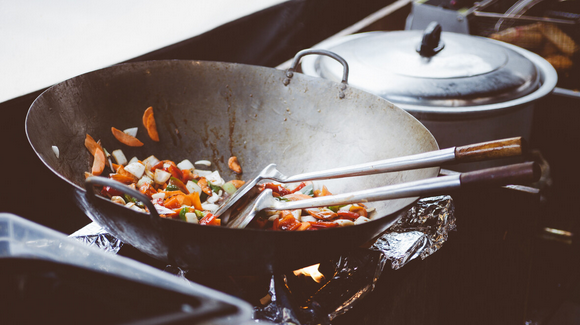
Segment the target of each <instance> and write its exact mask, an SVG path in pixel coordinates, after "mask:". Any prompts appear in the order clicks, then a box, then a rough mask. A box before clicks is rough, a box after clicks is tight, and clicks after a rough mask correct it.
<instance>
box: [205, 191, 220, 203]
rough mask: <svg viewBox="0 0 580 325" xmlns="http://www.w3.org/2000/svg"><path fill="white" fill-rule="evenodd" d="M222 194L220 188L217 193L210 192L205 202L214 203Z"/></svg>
mask: <svg viewBox="0 0 580 325" xmlns="http://www.w3.org/2000/svg"><path fill="white" fill-rule="evenodd" d="M222 194H223V191H221V190H220V191H219V193H215V192H212V195H211V196H210V197H208V198H207V200H206V201H207V203H216V202H217V200H219V199H220V197H221V196H222Z"/></svg>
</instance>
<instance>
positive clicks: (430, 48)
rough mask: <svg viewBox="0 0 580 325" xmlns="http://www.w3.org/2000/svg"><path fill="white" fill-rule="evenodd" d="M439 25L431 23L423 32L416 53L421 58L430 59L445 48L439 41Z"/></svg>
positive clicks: (434, 22) (440, 29)
mask: <svg viewBox="0 0 580 325" xmlns="http://www.w3.org/2000/svg"><path fill="white" fill-rule="evenodd" d="M441 31H442V28H441V25H439V23H438V22H436V21H432V22H431V23H430V24H429V25H428V26H427V28H425V30H424V31H423V39H422V40H421V43H420V44H419V45H418V46H417V52H419V54H421V56H423V57H431V56H434V55H435V54H437V53H439V52H441V50H443V48H444V47H445V43H443V41H442V40H441Z"/></svg>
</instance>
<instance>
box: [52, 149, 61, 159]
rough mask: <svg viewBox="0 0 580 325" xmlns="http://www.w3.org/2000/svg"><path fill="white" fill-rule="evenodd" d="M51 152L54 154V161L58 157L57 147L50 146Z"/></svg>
mask: <svg viewBox="0 0 580 325" xmlns="http://www.w3.org/2000/svg"><path fill="white" fill-rule="evenodd" d="M52 152H54V155H55V156H56V159H58V156H59V155H60V152H59V150H58V147H57V146H52Z"/></svg>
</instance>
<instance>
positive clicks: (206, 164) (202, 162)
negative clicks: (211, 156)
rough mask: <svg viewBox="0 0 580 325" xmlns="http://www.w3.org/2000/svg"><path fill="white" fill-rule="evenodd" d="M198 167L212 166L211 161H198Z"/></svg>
mask: <svg viewBox="0 0 580 325" xmlns="http://www.w3.org/2000/svg"><path fill="white" fill-rule="evenodd" d="M195 164H196V165H204V166H208V167H209V166H211V161H209V160H198V161H196V162H195Z"/></svg>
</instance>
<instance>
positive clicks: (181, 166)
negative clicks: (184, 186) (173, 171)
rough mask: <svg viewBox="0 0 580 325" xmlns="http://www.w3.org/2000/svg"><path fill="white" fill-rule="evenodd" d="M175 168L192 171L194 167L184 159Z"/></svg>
mask: <svg viewBox="0 0 580 325" xmlns="http://www.w3.org/2000/svg"><path fill="white" fill-rule="evenodd" d="M177 168H179V169H181V170H184V169H189V170H192V171H193V170H194V169H195V167H193V164H192V163H191V161H189V160H187V159H184V160H183V161H181V162H180V163H179V164H177Z"/></svg>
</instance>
